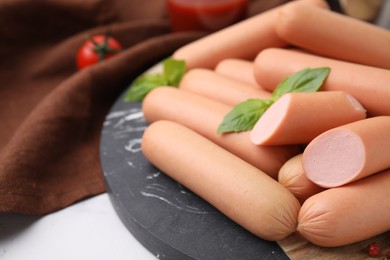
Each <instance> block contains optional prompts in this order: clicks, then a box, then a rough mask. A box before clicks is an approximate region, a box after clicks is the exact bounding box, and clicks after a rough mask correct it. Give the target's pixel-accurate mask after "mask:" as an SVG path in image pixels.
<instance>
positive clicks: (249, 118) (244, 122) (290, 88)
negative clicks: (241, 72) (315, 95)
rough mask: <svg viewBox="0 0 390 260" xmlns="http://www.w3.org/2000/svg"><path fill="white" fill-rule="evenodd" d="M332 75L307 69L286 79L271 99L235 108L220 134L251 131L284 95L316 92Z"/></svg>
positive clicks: (224, 120)
mask: <svg viewBox="0 0 390 260" xmlns="http://www.w3.org/2000/svg"><path fill="white" fill-rule="evenodd" d="M329 73H330V68H328V67H321V68H315V69H310V68H306V69H303V70H300V71H298V72H297V73H295V74H293V75H291V76H289V77H286V78H285V79H284V80H283V81H282V82H280V83H279V85H278V86H277V87H276V88H275V90H274V91H273V92H272V98H271V99H248V100H246V101H244V102H241V103H239V104H237V105H236V106H234V107H233V109H232V110H231V111H230V112H229V113H228V114H227V115H226V116H225V117H224V119H223V121H222V122H221V123H220V125H219V126H218V129H217V132H218V133H219V134H222V133H229V132H241V131H248V130H251V129H252V128H253V127H254V126H255V124H256V122H257V121H258V120H259V119H260V117H261V116H262V115H263V114H264V113H265V111H267V109H268V108H269V107H270V106H271V105H272V104H273V103H274V102H275V101H276V100H278V99H279V98H280V97H282V96H283V95H284V94H287V93H292V92H316V91H317V90H319V89H320V87H321V86H322V84H323V82H324V80H325V79H326V77H327V76H328V75H329Z"/></svg>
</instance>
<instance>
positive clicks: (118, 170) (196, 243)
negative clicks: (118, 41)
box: [100, 96, 289, 260]
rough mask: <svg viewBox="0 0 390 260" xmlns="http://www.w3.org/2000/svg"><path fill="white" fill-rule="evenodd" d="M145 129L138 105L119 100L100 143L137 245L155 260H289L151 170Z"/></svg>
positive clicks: (113, 192)
mask: <svg viewBox="0 0 390 260" xmlns="http://www.w3.org/2000/svg"><path fill="white" fill-rule="evenodd" d="M146 127H147V123H146V122H145V120H144V118H143V114H142V111H141V104H140V103H134V104H128V103H125V102H124V101H123V96H120V97H119V98H118V100H117V101H116V102H115V104H114V106H113V107H112V108H111V110H110V112H109V114H108V115H107V116H106V120H105V122H104V126H103V130H102V135H101V144H100V154H101V163H102V167H103V172H104V178H105V181H106V187H107V191H108V193H109V196H110V199H111V202H112V204H113V206H114V208H115V210H116V212H117V214H118V215H119V217H120V219H121V220H122V222H123V223H124V224H125V226H126V227H127V228H128V230H129V231H130V232H131V233H132V234H133V235H134V237H135V238H137V239H138V240H139V241H140V243H142V244H143V245H144V246H145V247H146V248H147V249H148V250H149V251H151V252H152V253H153V254H154V255H155V256H156V257H157V258H159V259H202V260H203V259H213V260H215V259H224V260H225V259H234V260H236V259H241V260H249V259H282V260H283V259H289V258H288V256H287V255H286V254H285V253H284V252H283V250H282V249H281V248H280V247H279V245H278V244H277V243H275V242H270V241H265V240H262V239H260V238H258V237H256V236H254V235H253V234H251V233H249V232H248V231H246V230H245V229H243V228H241V227H240V226H239V225H237V224H235V223H234V222H232V221H231V220H230V219H228V218H227V217H226V216H224V215H223V214H222V213H221V212H219V211H218V210H217V209H215V208H214V207H213V206H211V205H210V204H208V203H207V202H206V201H204V200H203V199H201V198H200V197H198V196H197V195H196V194H194V193H192V192H191V191H189V190H188V189H186V188H185V187H183V186H182V185H180V184H179V183H177V182H176V181H174V180H173V179H171V178H169V177H168V176H166V175H165V174H164V173H162V172H160V171H159V170H158V169H157V168H155V167H154V166H152V165H151V164H150V163H149V162H148V161H147V160H146V158H145V157H144V156H143V154H142V151H141V148H140V144H141V137H142V134H143V131H144V129H145V128H146ZM178 156H180V155H178ZM259 225H261V223H259Z"/></svg>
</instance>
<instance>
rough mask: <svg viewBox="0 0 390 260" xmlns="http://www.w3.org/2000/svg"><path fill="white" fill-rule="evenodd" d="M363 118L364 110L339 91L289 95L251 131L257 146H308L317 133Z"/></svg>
mask: <svg viewBox="0 0 390 260" xmlns="http://www.w3.org/2000/svg"><path fill="white" fill-rule="evenodd" d="M364 118H366V110H365V109H364V108H363V107H362V105H360V103H359V102H357V101H356V99H354V98H353V97H352V96H351V95H349V94H347V93H345V92H342V91H321V92H306V93H288V94H285V95H283V96H282V97H281V98H280V99H279V100H277V101H276V102H275V103H273V104H272V105H271V107H270V108H268V110H267V111H266V112H265V113H264V114H263V115H262V117H261V118H260V119H259V120H258V121H257V123H256V125H255V126H254V128H253V129H252V130H251V133H250V138H251V141H252V143H254V144H256V145H281V144H307V143H309V142H310V141H311V140H313V139H314V138H315V137H316V136H318V135H319V134H321V133H323V132H325V131H327V130H329V129H331V128H334V127H337V126H341V125H344V124H347V123H351V122H354V121H357V120H361V119H364Z"/></svg>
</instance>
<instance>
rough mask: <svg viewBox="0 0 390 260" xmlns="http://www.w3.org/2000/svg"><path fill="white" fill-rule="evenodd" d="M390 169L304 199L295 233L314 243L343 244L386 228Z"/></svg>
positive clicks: (388, 227)
mask: <svg viewBox="0 0 390 260" xmlns="http://www.w3.org/2000/svg"><path fill="white" fill-rule="evenodd" d="M389 187H390V170H386V171H384V172H381V173H378V174H375V175H373V176H370V177H367V178H365V179H362V180H360V181H357V182H354V183H350V184H347V185H345V186H341V187H338V188H332V189H327V190H325V191H323V192H320V193H318V194H316V195H313V196H311V197H310V198H308V199H307V200H306V201H305V203H303V205H302V208H301V210H300V212H299V216H298V227H297V230H298V232H299V233H300V234H301V235H302V236H303V237H305V238H306V239H307V240H308V241H310V242H312V243H313V244H316V245H318V246H324V247H335V246H343V245H348V244H351V243H355V242H358V241H363V240H365V239H368V238H371V237H374V236H376V235H379V234H381V233H384V232H386V231H388V230H390V221H389V220H390V210H389V209H390V200H389V197H390V189H389Z"/></svg>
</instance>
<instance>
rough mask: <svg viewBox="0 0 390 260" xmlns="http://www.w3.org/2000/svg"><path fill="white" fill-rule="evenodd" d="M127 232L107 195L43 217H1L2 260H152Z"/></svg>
mask: <svg viewBox="0 0 390 260" xmlns="http://www.w3.org/2000/svg"><path fill="white" fill-rule="evenodd" d="M157 258H158V256H154V255H152V254H151V253H150V252H149V251H148V250H147V249H145V248H144V247H143V246H142V245H141V244H140V243H139V242H138V241H137V240H136V239H135V238H134V237H133V236H132V234H131V233H130V232H129V231H128V230H127V229H126V227H125V226H124V225H123V224H122V222H121V221H120V219H119V217H118V216H117V214H116V213H115V211H114V208H113V206H112V205H111V202H110V200H109V197H108V195H107V194H106V193H105V194H101V195H98V196H95V197H92V198H90V199H87V200H84V201H81V202H79V203H77V204H75V205H72V206H70V207H68V208H66V209H63V210H61V211H58V212H55V213H52V214H49V215H47V216H44V217H30V216H23V215H16V214H0V259H1V260H25V259H26V260H53V259H56V260H62V259H63V260H69V259H72V260H78V259H80V260H81V259H82V260H89V259H91V260H103V259H136V260H153V259H157Z"/></svg>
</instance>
